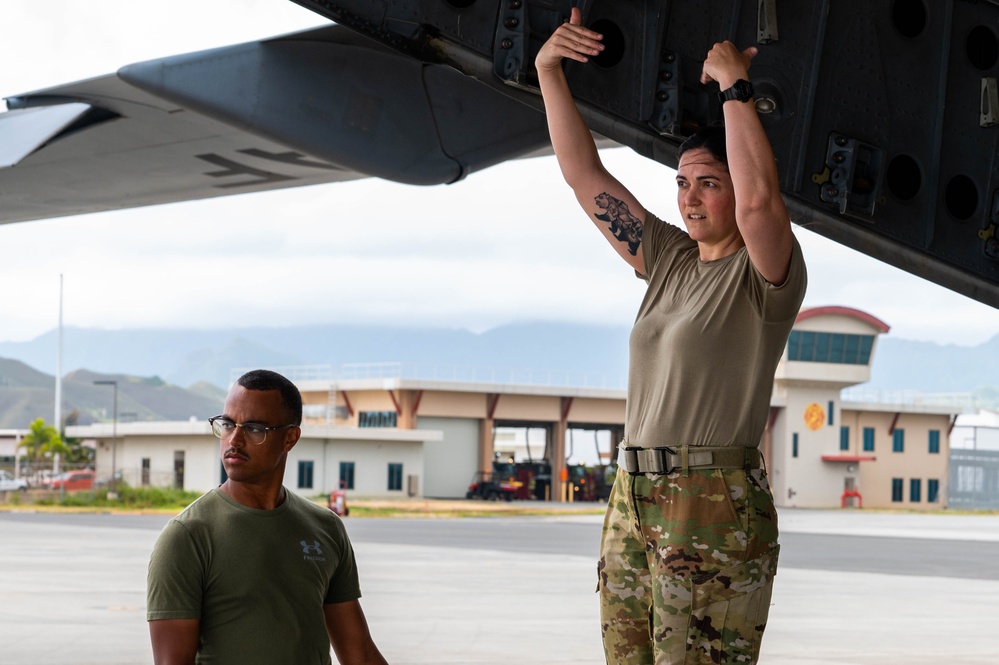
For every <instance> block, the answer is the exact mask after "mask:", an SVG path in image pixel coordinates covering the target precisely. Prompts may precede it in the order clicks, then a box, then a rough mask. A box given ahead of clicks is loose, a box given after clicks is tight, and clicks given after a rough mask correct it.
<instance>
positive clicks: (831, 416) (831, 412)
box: [829, 400, 836, 427]
mask: <svg viewBox="0 0 999 665" xmlns="http://www.w3.org/2000/svg"><path fill="white" fill-rule="evenodd" d="M834 406H836V405H835V404H834V403H833V401H832V400H829V426H830V427H831V426H832V424H833V407H834Z"/></svg>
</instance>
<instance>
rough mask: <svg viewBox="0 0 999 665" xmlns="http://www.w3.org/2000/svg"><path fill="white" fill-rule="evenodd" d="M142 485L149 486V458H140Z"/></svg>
mask: <svg viewBox="0 0 999 665" xmlns="http://www.w3.org/2000/svg"><path fill="white" fill-rule="evenodd" d="M141 482H142V486H143V487H149V458H148V457H143V458H142V479H141Z"/></svg>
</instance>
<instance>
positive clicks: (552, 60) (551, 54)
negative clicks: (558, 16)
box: [534, 7, 604, 71]
mask: <svg viewBox="0 0 999 665" xmlns="http://www.w3.org/2000/svg"><path fill="white" fill-rule="evenodd" d="M581 23H582V14H581V13H580V11H579V8H577V7H573V8H572V14H571V15H570V17H569V22H568V23H563V24H562V25H560V26H559V27H558V29H557V30H556V31H555V32H553V33H552V36H551V37H549V38H548V41H547V42H545V45H544V46H542V47H541V50H540V51H538V57H537V58H535V59H534V65H535V67H537V68H538V71H541V70H551V69H557V68H558V67H559V66H561V64H562V59H563V58H569V59H571V60H577V61H579V62H586V61H588V60H589V59H590V57H591V56H595V55H598V54H599V53H600V52H601V51H603V50H604V45H603V44H601V43H600V40H601V39H603V35H601V34H600V33H599V32H593V31H592V30H590V29H588V28H584V27H583V26H582V25H581Z"/></svg>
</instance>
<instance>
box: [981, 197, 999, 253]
mask: <svg viewBox="0 0 999 665" xmlns="http://www.w3.org/2000/svg"><path fill="white" fill-rule="evenodd" d="M978 237H979V239H980V240H981V241H982V249H983V250H984V251H985V256H986V257H987V258H989V259H992V260H993V261H999V189H997V190H996V191H994V192H993V193H992V214H991V215H989V219H988V222H987V223H986V225H985V228H984V229H982V230H980V231H979V232H978Z"/></svg>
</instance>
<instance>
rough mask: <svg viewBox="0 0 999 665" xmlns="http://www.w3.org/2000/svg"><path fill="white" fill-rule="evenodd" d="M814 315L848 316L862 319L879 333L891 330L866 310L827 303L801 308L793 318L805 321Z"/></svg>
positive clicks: (797, 320)
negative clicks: (820, 305) (822, 305)
mask: <svg viewBox="0 0 999 665" xmlns="http://www.w3.org/2000/svg"><path fill="white" fill-rule="evenodd" d="M816 316H848V317H850V318H852V319H857V320H858V321H863V322H864V323H866V324H867V325H869V326H871V327H872V328H876V329H877V330H878V331H879V332H881V333H886V332H888V331H889V330H891V328H890V327H889V326H888V324H887V323H885V322H884V321H882V320H881V319H879V318H877V317H875V316H871V315H870V314H868V313H867V312H862V311H860V310H859V309H853V308H852V307H840V306H839V305H827V306H826V307H812V308H811V309H803V310H801V311H800V312H799V313H798V317H797V318H796V319H795V320H794V322H795V323H801V322H802V321H807V320H808V319H812V318H815V317H816Z"/></svg>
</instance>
